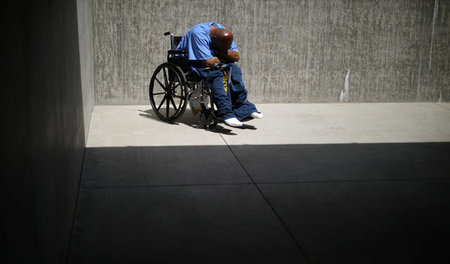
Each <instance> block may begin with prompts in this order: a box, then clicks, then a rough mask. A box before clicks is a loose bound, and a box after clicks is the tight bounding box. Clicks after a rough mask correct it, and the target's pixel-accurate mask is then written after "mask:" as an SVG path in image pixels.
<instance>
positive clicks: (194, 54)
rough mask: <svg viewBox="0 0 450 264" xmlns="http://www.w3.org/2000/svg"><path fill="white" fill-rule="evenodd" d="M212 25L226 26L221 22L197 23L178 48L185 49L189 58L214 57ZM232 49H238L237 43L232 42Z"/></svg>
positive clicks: (202, 58) (203, 58)
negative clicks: (211, 35) (211, 36)
mask: <svg viewBox="0 0 450 264" xmlns="http://www.w3.org/2000/svg"><path fill="white" fill-rule="evenodd" d="M211 25H214V26H215V27H217V28H225V27H224V26H222V25H221V24H218V23H215V22H208V23H201V24H198V25H195V26H194V27H192V28H191V29H189V30H188V31H187V32H186V35H185V36H184V37H183V38H182V39H181V41H180V43H179V44H178V46H177V49H178V50H184V51H186V52H187V54H188V60H190V61H192V60H209V59H211V58H212V57H214V49H213V48H212V47H211V46H212V43H211V38H210V37H209V30H210V28H211ZM230 49H231V50H236V51H237V50H238V47H237V46H236V44H235V43H234V41H233V43H232V44H231V48H230Z"/></svg>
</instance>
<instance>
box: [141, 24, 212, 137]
mask: <svg viewBox="0 0 450 264" xmlns="http://www.w3.org/2000/svg"><path fill="white" fill-rule="evenodd" d="M164 35H165V36H170V46H171V49H170V50H169V51H168V52H167V62H165V63H162V64H161V65H159V66H158V67H157V68H156V70H155V71H154V72H153V75H152V78H151V80H150V85H149V97H150V104H151V106H152V109H153V111H154V112H155V114H156V115H157V116H158V118H159V119H161V120H162V121H166V122H169V123H170V122H175V120H177V119H178V118H179V117H180V116H181V115H183V114H184V112H185V110H186V106H187V103H188V102H189V105H190V107H191V110H192V112H193V113H194V115H197V114H198V122H199V125H200V126H201V127H203V128H205V129H211V128H213V127H214V126H216V124H217V123H218V121H219V118H218V117H217V110H216V108H215V105H214V103H213V100H212V94H211V92H210V91H209V89H208V88H207V87H206V85H205V82H204V80H203V79H202V78H201V77H200V76H199V75H198V74H197V73H196V72H195V71H194V70H193V69H192V68H191V67H190V65H189V62H188V59H187V54H186V52H185V51H182V50H177V49H176V47H177V45H178V43H179V42H180V41H181V38H182V36H174V35H173V34H172V33H171V32H166V33H164ZM177 55H178V56H177ZM179 55H183V56H179Z"/></svg>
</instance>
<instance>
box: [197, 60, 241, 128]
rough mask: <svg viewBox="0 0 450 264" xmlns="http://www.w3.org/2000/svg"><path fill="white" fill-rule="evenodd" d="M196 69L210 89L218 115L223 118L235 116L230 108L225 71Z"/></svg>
mask: <svg viewBox="0 0 450 264" xmlns="http://www.w3.org/2000/svg"><path fill="white" fill-rule="evenodd" d="M196 69H197V71H198V73H199V74H200V75H201V77H203V78H204V79H205V82H206V86H207V87H208V88H209V89H210V90H211V93H212V95H213V100H214V103H215V104H216V106H217V109H218V112H219V113H218V115H219V117H222V118H223V119H224V120H225V119H229V118H233V117H235V116H234V114H233V110H232V104H231V92H230V87H229V82H228V81H229V80H228V76H227V75H226V73H225V74H224V73H223V72H222V71H221V70H211V69H204V68H196Z"/></svg>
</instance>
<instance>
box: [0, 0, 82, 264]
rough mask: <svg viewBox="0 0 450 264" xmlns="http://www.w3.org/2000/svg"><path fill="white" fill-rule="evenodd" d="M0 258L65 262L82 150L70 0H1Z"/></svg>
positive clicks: (74, 18) (73, 4) (72, 3)
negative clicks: (0, 159) (0, 208)
mask: <svg viewBox="0 0 450 264" xmlns="http://www.w3.org/2000/svg"><path fill="white" fill-rule="evenodd" d="M1 24H2V25H3V32H2V36H3V40H4V41H3V45H4V46H3V48H4V49H3V51H4V52H3V53H2V70H1V72H2V76H3V77H2V95H1V96H0V98H1V100H2V103H1V106H2V109H1V111H0V114H1V124H2V129H1V131H2V132H1V134H2V148H1V149H2V166H1V169H2V171H1V173H0V174H1V186H2V191H1V195H2V196H1V203H2V226H1V227H2V229H1V234H0V237H1V238H0V239H1V242H2V243H1V244H2V247H1V251H2V252H1V259H2V263H27V264H29V263H65V260H66V255H67V249H68V244H69V237H70V233H71V227H72V220H73V215H74V210H75V204H76V196H77V190H78V183H79V178H80V172H81V164H82V158H83V155H84V144H85V141H84V125H83V106H82V96H81V81H80V63H79V46H78V30H77V7H76V1H75V0H66V1H6V2H5V3H4V4H3V5H2V17H1Z"/></svg>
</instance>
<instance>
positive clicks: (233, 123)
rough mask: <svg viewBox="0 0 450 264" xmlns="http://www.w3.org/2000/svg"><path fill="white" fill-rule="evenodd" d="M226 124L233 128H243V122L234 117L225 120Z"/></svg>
mask: <svg viewBox="0 0 450 264" xmlns="http://www.w3.org/2000/svg"><path fill="white" fill-rule="evenodd" d="M223 121H224V122H225V124H227V125H229V126H231V127H241V126H242V122H241V121H239V120H237V118H236V117H232V118H227V119H225V120H223Z"/></svg>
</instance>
